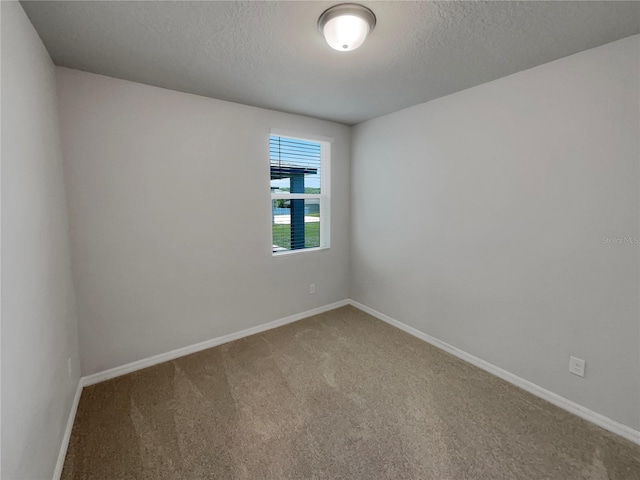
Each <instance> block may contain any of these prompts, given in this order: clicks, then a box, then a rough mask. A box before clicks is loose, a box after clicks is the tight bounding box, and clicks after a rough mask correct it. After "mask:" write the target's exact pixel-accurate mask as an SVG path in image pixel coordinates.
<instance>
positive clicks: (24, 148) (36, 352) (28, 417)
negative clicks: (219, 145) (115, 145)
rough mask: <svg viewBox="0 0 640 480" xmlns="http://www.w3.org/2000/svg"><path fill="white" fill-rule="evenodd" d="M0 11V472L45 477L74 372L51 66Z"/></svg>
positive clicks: (8, 11) (27, 26)
mask: <svg viewBox="0 0 640 480" xmlns="http://www.w3.org/2000/svg"><path fill="white" fill-rule="evenodd" d="M0 8H1V14H2V471H1V473H0V477H2V478H3V479H13V478H24V479H29V480H36V479H43V478H49V479H50V478H51V477H52V475H53V471H54V468H55V463H56V459H57V455H58V452H59V449H60V444H61V441H62V437H63V434H64V428H65V426H66V421H67V418H68V415H69V411H70V408H71V403H72V400H73V396H74V393H75V391H76V387H77V385H78V378H79V368H78V365H79V363H78V336H77V324H76V314H75V305H74V294H73V285H72V278H71V265H70V255H69V236H68V225H67V206H66V200H65V190H64V183H63V170H62V157H61V150H60V138H59V129H58V117H57V111H56V84H55V82H56V78H55V67H54V65H53V63H52V62H51V59H50V58H49V55H48V54H47V52H46V50H45V48H44V46H43V45H42V43H41V42H40V39H39V38H38V35H37V34H36V32H35V30H34V29H33V27H32V26H31V23H30V22H29V20H28V19H27V17H26V15H25V14H24V12H23V10H22V7H21V6H20V4H19V3H17V2H1V7H0ZM68 359H71V361H72V372H71V374H70V373H69V372H68V369H67V365H68V364H67V362H68Z"/></svg>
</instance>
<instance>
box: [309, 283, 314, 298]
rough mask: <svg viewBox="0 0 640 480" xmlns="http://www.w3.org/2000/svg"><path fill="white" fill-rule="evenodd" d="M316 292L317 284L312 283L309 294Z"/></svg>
mask: <svg viewBox="0 0 640 480" xmlns="http://www.w3.org/2000/svg"><path fill="white" fill-rule="evenodd" d="M314 293H316V284H315V283H311V284H309V295H313V294H314Z"/></svg>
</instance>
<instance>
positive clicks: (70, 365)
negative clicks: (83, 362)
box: [67, 359, 73, 380]
mask: <svg viewBox="0 0 640 480" xmlns="http://www.w3.org/2000/svg"><path fill="white" fill-rule="evenodd" d="M72 369H73V364H72V363H71V359H68V360H67V370H68V372H69V380H72V378H71V371H72Z"/></svg>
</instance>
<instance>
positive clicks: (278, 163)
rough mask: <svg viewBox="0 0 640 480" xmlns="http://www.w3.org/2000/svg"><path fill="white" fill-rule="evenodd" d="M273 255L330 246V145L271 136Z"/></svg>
mask: <svg viewBox="0 0 640 480" xmlns="http://www.w3.org/2000/svg"><path fill="white" fill-rule="evenodd" d="M269 157H270V167H271V168H270V171H271V216H272V222H271V223H272V227H271V230H272V244H273V253H274V254H278V253H282V252H286V251H290V250H300V249H305V248H319V247H328V246H329V237H328V222H326V221H325V220H326V218H328V209H329V202H328V198H329V197H328V189H329V185H328V173H327V171H328V168H329V158H328V157H329V144H328V143H326V142H317V141H312V140H304V139H299V138H291V137H283V136H278V135H271V136H270V138H269Z"/></svg>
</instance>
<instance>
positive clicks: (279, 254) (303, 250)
mask: <svg viewBox="0 0 640 480" xmlns="http://www.w3.org/2000/svg"><path fill="white" fill-rule="evenodd" d="M330 249H331V247H315V248H300V249H297V250H286V251H284V252H272V253H271V256H272V257H289V256H291V255H300V254H303V253H311V252H322V251H325V250H330Z"/></svg>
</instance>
